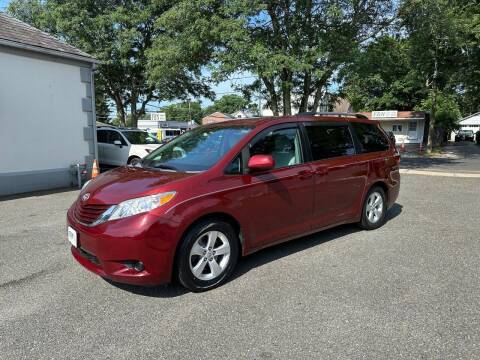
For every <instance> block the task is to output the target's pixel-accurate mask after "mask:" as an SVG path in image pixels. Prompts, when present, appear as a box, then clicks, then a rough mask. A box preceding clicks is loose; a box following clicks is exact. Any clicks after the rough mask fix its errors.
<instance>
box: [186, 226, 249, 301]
mask: <svg viewBox="0 0 480 360" xmlns="http://www.w3.org/2000/svg"><path fill="white" fill-rule="evenodd" d="M212 244H213V245H212ZM238 244H239V239H238V235H237V234H236V232H235V231H234V229H233V227H232V226H231V225H230V224H229V223H226V222H223V221H216V220H208V221H202V222H200V223H198V224H197V225H195V226H194V227H193V228H192V229H190V230H189V231H188V233H187V234H186V235H185V237H184V238H183V239H182V242H181V244H180V248H179V251H178V253H177V259H176V260H177V261H176V264H177V268H176V271H177V275H178V281H179V282H180V284H182V285H183V286H184V287H186V288H187V289H188V290H190V291H193V292H201V291H206V290H210V289H213V288H215V287H217V286H219V285H221V284H223V283H224V282H225V281H226V280H227V279H228V278H229V277H230V276H231V275H232V273H233V271H234V269H235V266H236V265H237V261H238V257H239V252H240V249H239V245H238ZM219 252H222V254H219Z"/></svg>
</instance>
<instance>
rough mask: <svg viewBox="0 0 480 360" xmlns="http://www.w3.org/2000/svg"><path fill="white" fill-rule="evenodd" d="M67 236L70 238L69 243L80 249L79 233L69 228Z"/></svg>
mask: <svg viewBox="0 0 480 360" xmlns="http://www.w3.org/2000/svg"><path fill="white" fill-rule="evenodd" d="M67 236H68V241H69V242H70V244H72V245H73V246H74V247H78V235H77V232H76V231H75V230H74V229H73V228H72V227H70V226H69V227H68V228H67Z"/></svg>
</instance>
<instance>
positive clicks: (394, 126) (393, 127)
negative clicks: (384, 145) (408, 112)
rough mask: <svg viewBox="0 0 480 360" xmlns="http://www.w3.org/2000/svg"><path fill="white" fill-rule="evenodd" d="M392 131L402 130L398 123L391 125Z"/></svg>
mask: <svg viewBox="0 0 480 360" xmlns="http://www.w3.org/2000/svg"><path fill="white" fill-rule="evenodd" d="M392 131H393V132H398V133H401V132H402V125H400V124H395V125H393V126H392Z"/></svg>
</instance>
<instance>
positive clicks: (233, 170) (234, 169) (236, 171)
mask: <svg viewBox="0 0 480 360" xmlns="http://www.w3.org/2000/svg"><path fill="white" fill-rule="evenodd" d="M241 173H242V154H239V155H238V156H237V157H236V158H235V159H233V160H232V162H231V163H230V164H228V166H227V168H226V169H225V174H228V175H240V174H241Z"/></svg>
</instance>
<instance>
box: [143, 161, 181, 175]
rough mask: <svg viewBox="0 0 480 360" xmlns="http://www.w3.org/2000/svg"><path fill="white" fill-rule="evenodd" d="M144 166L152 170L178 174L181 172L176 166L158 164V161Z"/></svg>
mask: <svg viewBox="0 0 480 360" xmlns="http://www.w3.org/2000/svg"><path fill="white" fill-rule="evenodd" d="M143 165H144V166H148V167H151V168H155V169H164V170H172V171H177V172H179V171H180V170H179V169H178V168H176V167H175V166H171V165H166V164H164V163H161V162H158V161H152V162H148V165H147V164H145V163H144V164H143Z"/></svg>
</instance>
